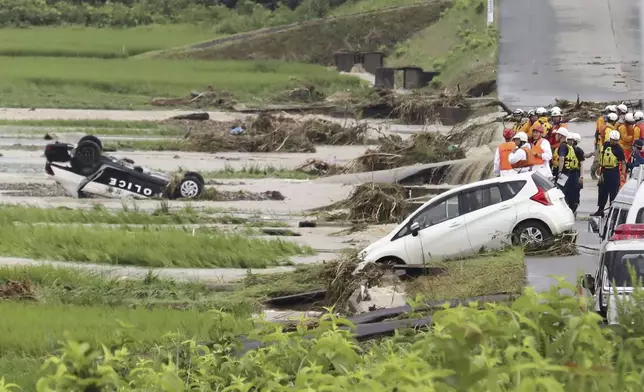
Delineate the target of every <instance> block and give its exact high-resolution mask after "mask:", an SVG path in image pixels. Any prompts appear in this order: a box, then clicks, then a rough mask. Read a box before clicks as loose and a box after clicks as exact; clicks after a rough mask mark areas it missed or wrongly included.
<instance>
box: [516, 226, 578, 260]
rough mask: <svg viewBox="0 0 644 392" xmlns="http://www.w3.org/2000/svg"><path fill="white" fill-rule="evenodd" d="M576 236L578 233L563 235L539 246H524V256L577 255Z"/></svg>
mask: <svg viewBox="0 0 644 392" xmlns="http://www.w3.org/2000/svg"><path fill="white" fill-rule="evenodd" d="M577 235H578V233H576V232H573V233H564V234H560V235H557V236H554V237H552V238H550V239H549V240H548V241H544V243H543V244H541V245H539V246H526V247H525V250H524V252H525V255H526V256H543V257H550V256H576V255H578V254H579V249H578V248H577Z"/></svg>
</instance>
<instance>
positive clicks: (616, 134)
mask: <svg viewBox="0 0 644 392" xmlns="http://www.w3.org/2000/svg"><path fill="white" fill-rule="evenodd" d="M620 136H621V135H620V134H619V131H616V130H614V129H613V130H612V131H610V134H609V135H608V137H609V138H610V140H619V138H620Z"/></svg>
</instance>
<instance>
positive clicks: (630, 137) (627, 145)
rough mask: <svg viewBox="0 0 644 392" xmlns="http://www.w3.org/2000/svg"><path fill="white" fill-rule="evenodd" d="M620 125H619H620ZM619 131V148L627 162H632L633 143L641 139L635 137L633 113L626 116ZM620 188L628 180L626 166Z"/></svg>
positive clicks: (623, 169)
mask: <svg viewBox="0 0 644 392" xmlns="http://www.w3.org/2000/svg"><path fill="white" fill-rule="evenodd" d="M618 124H619V123H618ZM617 130H618V131H619V135H620V136H619V146H620V147H621V148H622V150H623V151H624V159H625V160H626V162H630V161H631V151H632V149H633V141H634V140H635V139H639V138H640V135H635V116H634V115H633V113H626V115H625V116H624V122H623V123H621V124H619V125H618V126H617ZM620 169H621V170H620V174H621V177H620V187H622V186H624V184H625V183H626V181H627V180H628V173H627V170H626V165H622V167H621V168H620Z"/></svg>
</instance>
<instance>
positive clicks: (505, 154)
mask: <svg viewBox="0 0 644 392" xmlns="http://www.w3.org/2000/svg"><path fill="white" fill-rule="evenodd" d="M515 147H516V144H515V143H514V142H505V143H501V145H500V146H499V157H500V161H501V164H500V165H499V166H500V169H501V170H511V169H512V165H510V153H512V151H514V148H515Z"/></svg>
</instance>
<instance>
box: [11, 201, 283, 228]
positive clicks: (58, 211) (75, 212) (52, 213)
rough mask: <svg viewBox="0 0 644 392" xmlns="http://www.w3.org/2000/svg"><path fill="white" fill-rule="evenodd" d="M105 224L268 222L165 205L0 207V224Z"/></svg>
mask: <svg viewBox="0 0 644 392" xmlns="http://www.w3.org/2000/svg"><path fill="white" fill-rule="evenodd" d="M14 222H20V223H81V224H87V223H96V224H98V223H105V224H123V225H126V224H131V225H135V224H136V225H169V224H170V225H171V224H191V223H220V224H247V225H250V226H258V225H268V224H272V222H249V221H248V220H247V219H245V218H240V217H237V216H233V215H204V214H199V213H198V212H197V211H196V210H194V209H192V208H191V207H185V208H182V209H180V210H178V211H171V210H169V207H168V204H167V203H163V202H161V203H159V207H158V208H157V210H155V211H154V212H152V213H148V212H145V211H136V210H134V209H130V208H129V207H128V206H127V205H124V209H123V210H121V211H110V210H108V209H106V208H105V207H103V206H102V205H100V204H96V205H94V206H93V207H92V208H91V209H70V208H66V207H59V208H38V207H31V206H24V205H11V204H0V223H7V224H11V223H14ZM276 223H279V222H276Z"/></svg>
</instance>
